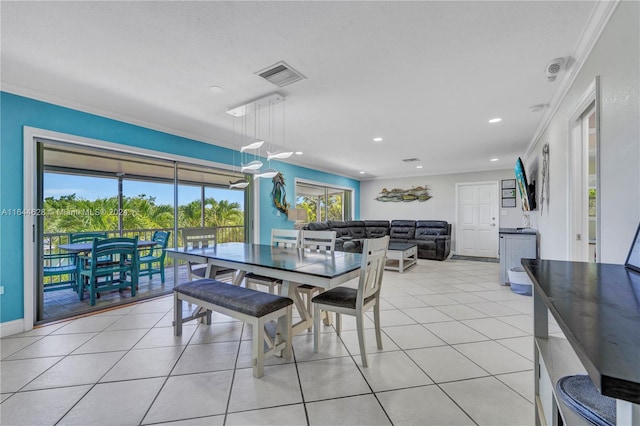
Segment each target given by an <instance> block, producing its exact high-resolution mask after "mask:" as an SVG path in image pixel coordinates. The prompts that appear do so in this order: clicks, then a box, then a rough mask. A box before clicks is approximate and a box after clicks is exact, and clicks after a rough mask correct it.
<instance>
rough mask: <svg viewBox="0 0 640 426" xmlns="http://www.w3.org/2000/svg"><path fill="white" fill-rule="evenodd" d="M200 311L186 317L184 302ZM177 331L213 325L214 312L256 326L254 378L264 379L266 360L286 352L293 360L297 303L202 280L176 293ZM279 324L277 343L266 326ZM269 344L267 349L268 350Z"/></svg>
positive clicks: (174, 311)
mask: <svg viewBox="0 0 640 426" xmlns="http://www.w3.org/2000/svg"><path fill="white" fill-rule="evenodd" d="M183 300H184V301H186V302H189V303H193V304H195V305H198V306H199V307H200V308H199V309H197V310H196V311H195V312H194V313H193V314H192V315H190V316H188V317H184V318H183V317H182V301H183ZM173 301H174V304H173V315H174V318H173V319H174V321H173V330H174V334H175V335H176V336H180V335H181V334H182V324H184V323H185V322H188V321H192V320H195V319H198V318H203V319H206V321H205V322H206V324H208V325H210V324H211V311H215V312H219V313H221V314H224V315H228V316H230V317H232V318H235V319H238V320H240V321H244V322H246V323H248V324H251V325H252V326H253V353H252V358H253V376H254V377H262V375H263V373H264V359H265V358H266V357H267V356H270V355H273V354H275V353H276V352H280V351H282V356H284V357H285V358H291V355H292V350H291V341H292V340H291V337H292V334H291V308H292V305H293V300H291V299H289V298H288V297H282V296H277V295H275V294H269V293H265V292H262V291H257V290H252V289H249V288H245V287H238V286H235V285H232V284H228V283H225V282H222V281H216V280H212V279H202V280H196V281H190V282H185V283H182V284H178V285H177V286H176V287H175V288H174V289H173ZM272 320H278V327H277V331H276V336H275V341H274V340H272V339H271V337H270V336H269V334H268V333H267V332H266V331H265V324H266V323H267V322H269V321H272ZM265 344H266V347H267V349H266V350H265Z"/></svg>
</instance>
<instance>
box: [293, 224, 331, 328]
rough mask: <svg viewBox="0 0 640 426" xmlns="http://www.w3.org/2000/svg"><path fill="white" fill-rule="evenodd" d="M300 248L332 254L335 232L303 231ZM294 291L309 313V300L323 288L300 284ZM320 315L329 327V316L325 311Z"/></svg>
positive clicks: (310, 307)
mask: <svg viewBox="0 0 640 426" xmlns="http://www.w3.org/2000/svg"><path fill="white" fill-rule="evenodd" d="M300 247H302V248H303V249H307V250H322V251H327V252H331V253H333V252H334V251H335V248H336V231H310V230H307V229H303V230H302V234H301V236H300ZM296 290H297V291H298V294H299V295H300V297H301V298H302V300H303V302H304V303H306V305H307V312H311V311H312V304H311V298H312V297H313V295H314V294H318V293H321V292H323V291H324V288H322V287H316V286H313V285H310V284H302V285H299V286H298V287H296ZM322 315H323V317H324V319H326V323H325V324H327V325H330V324H331V315H330V314H329V313H328V312H326V311H324V312H323V313H322ZM311 330H312V328H311V327H310V328H309V329H308V331H309V332H311Z"/></svg>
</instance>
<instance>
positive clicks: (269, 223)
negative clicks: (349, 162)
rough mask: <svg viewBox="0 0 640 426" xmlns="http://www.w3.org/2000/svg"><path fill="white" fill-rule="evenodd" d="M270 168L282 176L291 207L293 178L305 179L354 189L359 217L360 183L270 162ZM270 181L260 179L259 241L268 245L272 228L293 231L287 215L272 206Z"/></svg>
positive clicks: (355, 216) (355, 205)
mask: <svg viewBox="0 0 640 426" xmlns="http://www.w3.org/2000/svg"><path fill="white" fill-rule="evenodd" d="M271 167H272V168H274V169H276V170H278V171H280V172H281V173H282V175H283V176H284V180H285V190H286V192H287V202H288V203H290V204H291V206H293V205H294V204H295V200H294V198H293V196H294V193H295V178H301V179H307V180H312V181H316V182H321V183H326V184H329V185H336V186H339V187H347V188H355V189H356V191H355V200H354V202H353V205H354V213H353V217H354V218H359V217H360V182H359V181H357V180H353V179H349V178H346V177H342V176H336V175H330V174H327V173H324V172H319V171H317V170H313V169H307V168H304V167H298V166H294V165H291V164H287V163H281V162H277V161H272V162H271ZM272 189H273V183H272V182H271V179H262V180H261V182H260V241H262V242H265V243H268V242H269V241H270V240H271V229H272V228H284V229H287V228H289V229H293V222H291V221H289V220H287V215H285V214H284V213H280V212H279V211H278V209H276V207H275V206H274V204H273V200H272V197H271V190H272Z"/></svg>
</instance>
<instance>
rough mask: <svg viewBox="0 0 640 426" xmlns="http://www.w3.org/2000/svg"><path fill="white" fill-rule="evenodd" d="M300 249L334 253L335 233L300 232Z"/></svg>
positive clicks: (304, 230)
mask: <svg viewBox="0 0 640 426" xmlns="http://www.w3.org/2000/svg"><path fill="white" fill-rule="evenodd" d="M302 248H304V249H313V250H326V251H334V250H335V249H336V231H309V230H306V229H303V230H302Z"/></svg>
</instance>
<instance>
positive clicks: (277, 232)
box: [244, 229, 300, 294]
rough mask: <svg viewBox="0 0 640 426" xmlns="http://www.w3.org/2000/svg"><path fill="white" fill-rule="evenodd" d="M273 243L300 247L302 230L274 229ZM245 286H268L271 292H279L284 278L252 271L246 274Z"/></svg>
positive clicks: (286, 246) (287, 246) (283, 246)
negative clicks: (280, 278) (278, 289)
mask: <svg viewBox="0 0 640 426" xmlns="http://www.w3.org/2000/svg"><path fill="white" fill-rule="evenodd" d="M271 245H272V246H274V247H282V248H298V247H300V231H298V230H295V229H272V230H271ZM244 280H245V281H244V282H245V286H246V287H247V288H253V289H257V286H259V285H261V286H265V287H268V290H269V293H271V294H276V293H279V292H278V291H276V290H277V288H278V286H279V285H280V284H282V280H279V279H275V278H271V277H267V276H264V275H258V274H254V273H252V272H250V273H248V274H246V275H245V276H244Z"/></svg>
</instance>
